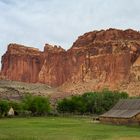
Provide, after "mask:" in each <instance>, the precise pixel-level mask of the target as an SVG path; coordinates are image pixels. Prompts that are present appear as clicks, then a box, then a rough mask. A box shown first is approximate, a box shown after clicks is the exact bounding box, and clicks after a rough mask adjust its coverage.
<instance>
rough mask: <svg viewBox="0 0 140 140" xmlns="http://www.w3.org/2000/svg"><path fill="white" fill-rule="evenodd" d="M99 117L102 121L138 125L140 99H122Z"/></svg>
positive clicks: (139, 119)
mask: <svg viewBox="0 0 140 140" xmlns="http://www.w3.org/2000/svg"><path fill="white" fill-rule="evenodd" d="M99 119H100V121H101V122H102V123H110V124H126V125H127V124H139V125H140V99H122V100H120V101H119V102H118V103H117V104H116V105H115V106H114V107H113V108H112V109H111V110H109V111H108V112H106V113H104V114H103V115H101V116H100V117H99Z"/></svg>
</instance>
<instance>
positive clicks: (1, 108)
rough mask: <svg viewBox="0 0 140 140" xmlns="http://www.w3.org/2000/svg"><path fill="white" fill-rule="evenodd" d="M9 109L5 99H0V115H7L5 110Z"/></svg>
mask: <svg viewBox="0 0 140 140" xmlns="http://www.w3.org/2000/svg"><path fill="white" fill-rule="evenodd" d="M8 111H9V103H8V101H6V100H1V101H0V116H1V117H4V116H7V112H8Z"/></svg>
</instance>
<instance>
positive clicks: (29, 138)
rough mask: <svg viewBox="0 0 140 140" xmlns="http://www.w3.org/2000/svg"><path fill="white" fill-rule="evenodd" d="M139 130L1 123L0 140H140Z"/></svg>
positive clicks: (69, 121) (78, 123)
mask: <svg viewBox="0 0 140 140" xmlns="http://www.w3.org/2000/svg"><path fill="white" fill-rule="evenodd" d="M139 139H140V126H133V127H132V126H131V127H130V126H129V127H127V126H113V125H103V124H95V123H93V121H92V118H76V117H75V118H74V117H73V118H72V117H65V118H63V117H46V118H43V117H41V118H40V117H38V118H12V119H10V118H9V119H0V140H139Z"/></svg>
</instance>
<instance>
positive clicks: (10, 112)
mask: <svg viewBox="0 0 140 140" xmlns="http://www.w3.org/2000/svg"><path fill="white" fill-rule="evenodd" d="M14 115H15V111H14V109H13V108H12V107H11V108H10V109H9V111H8V116H14Z"/></svg>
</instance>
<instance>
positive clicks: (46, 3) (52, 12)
mask: <svg viewBox="0 0 140 140" xmlns="http://www.w3.org/2000/svg"><path fill="white" fill-rule="evenodd" d="M139 5H140V1H139V0H133V1H132V0H117V1H116V0H70V1H68V0H24V1H21V0H0V56H1V55H2V54H3V53H4V52H5V50H6V48H7V44H9V43H11V42H17V43H21V44H25V45H28V46H34V47H38V48H40V49H41V50H42V49H43V46H44V44H45V43H52V44H58V45H61V46H63V47H64V48H66V49H68V48H70V47H71V45H72V43H73V41H75V40H76V38H77V37H78V36H79V35H81V34H83V33H84V32H87V31H91V30H96V29H102V28H110V27H112V28H113V27H115V28H122V29H126V28H134V29H137V30H140V24H139V22H140V14H139V13H140V8H139Z"/></svg>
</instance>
